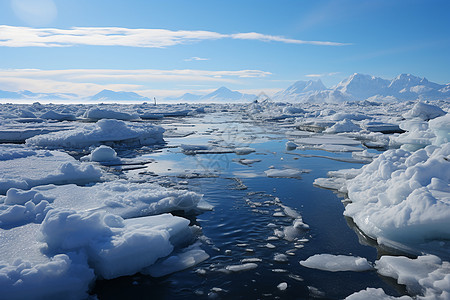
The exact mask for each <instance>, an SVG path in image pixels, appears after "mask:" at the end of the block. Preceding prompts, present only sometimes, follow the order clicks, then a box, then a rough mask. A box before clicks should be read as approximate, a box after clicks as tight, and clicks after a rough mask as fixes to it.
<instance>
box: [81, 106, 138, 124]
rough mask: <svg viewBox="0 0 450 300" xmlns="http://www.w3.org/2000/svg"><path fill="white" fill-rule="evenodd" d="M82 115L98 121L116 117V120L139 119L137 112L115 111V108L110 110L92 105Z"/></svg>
mask: <svg viewBox="0 0 450 300" xmlns="http://www.w3.org/2000/svg"><path fill="white" fill-rule="evenodd" d="M83 117H84V118H86V119H90V120H93V121H98V120H101V119H116V120H123V121H129V120H136V119H139V116H138V115H137V114H129V113H126V112H120V111H115V110H111V109H104V108H99V107H92V108H90V109H88V110H87V111H86V112H85V113H84V115H83Z"/></svg>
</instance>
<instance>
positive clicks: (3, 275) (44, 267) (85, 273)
mask: <svg viewBox="0 0 450 300" xmlns="http://www.w3.org/2000/svg"><path fill="white" fill-rule="evenodd" d="M79 256H80V255H78V254H75V253H70V254H58V255H55V256H54V257H52V258H51V259H50V261H48V262H46V263H36V264H33V263H31V262H29V261H25V260H20V259H19V260H16V261H15V262H14V263H13V264H3V263H1V262H0V294H1V297H2V298H4V299H62V298H64V299H83V298H86V297H88V294H87V291H88V289H89V285H90V284H91V282H92V281H93V280H94V272H93V270H92V269H90V268H89V266H88V265H87V263H86V262H85V261H84V260H83V258H81V259H80V258H79Z"/></svg>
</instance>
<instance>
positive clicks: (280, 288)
mask: <svg viewBox="0 0 450 300" xmlns="http://www.w3.org/2000/svg"><path fill="white" fill-rule="evenodd" d="M287 287H288V284H287V283H286V282H282V283H280V284H279V285H277V288H278V289H279V290H280V291H285V290H286V289H287Z"/></svg>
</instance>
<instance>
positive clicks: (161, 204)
mask: <svg viewBox="0 0 450 300" xmlns="http://www.w3.org/2000/svg"><path fill="white" fill-rule="evenodd" d="M33 191H36V192H39V193H40V194H41V195H42V198H44V199H48V201H50V202H51V205H52V206H53V207H55V208H67V209H69V208H70V209H75V210H77V211H86V210H89V211H94V210H95V211H98V210H104V211H108V212H110V213H113V214H117V215H120V216H121V217H123V218H133V217H140V216H146V215H155V214H160V213H166V212H172V211H184V212H194V211H197V210H200V208H199V207H198V205H199V204H201V201H202V195H200V194H197V193H195V192H191V191H186V190H180V189H172V188H165V187H162V186H160V185H158V184H154V183H130V182H127V181H125V180H116V181H112V182H102V183H97V184H95V185H92V186H77V185H74V184H70V185H63V186H55V185H47V186H40V187H36V188H34V189H33Z"/></svg>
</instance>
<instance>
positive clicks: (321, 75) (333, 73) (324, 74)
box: [305, 72, 339, 78]
mask: <svg viewBox="0 0 450 300" xmlns="http://www.w3.org/2000/svg"><path fill="white" fill-rule="evenodd" d="M337 74H339V72H331V73H322V74H308V75H305V77H310V78H321V77H329V76H334V75H337Z"/></svg>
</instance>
